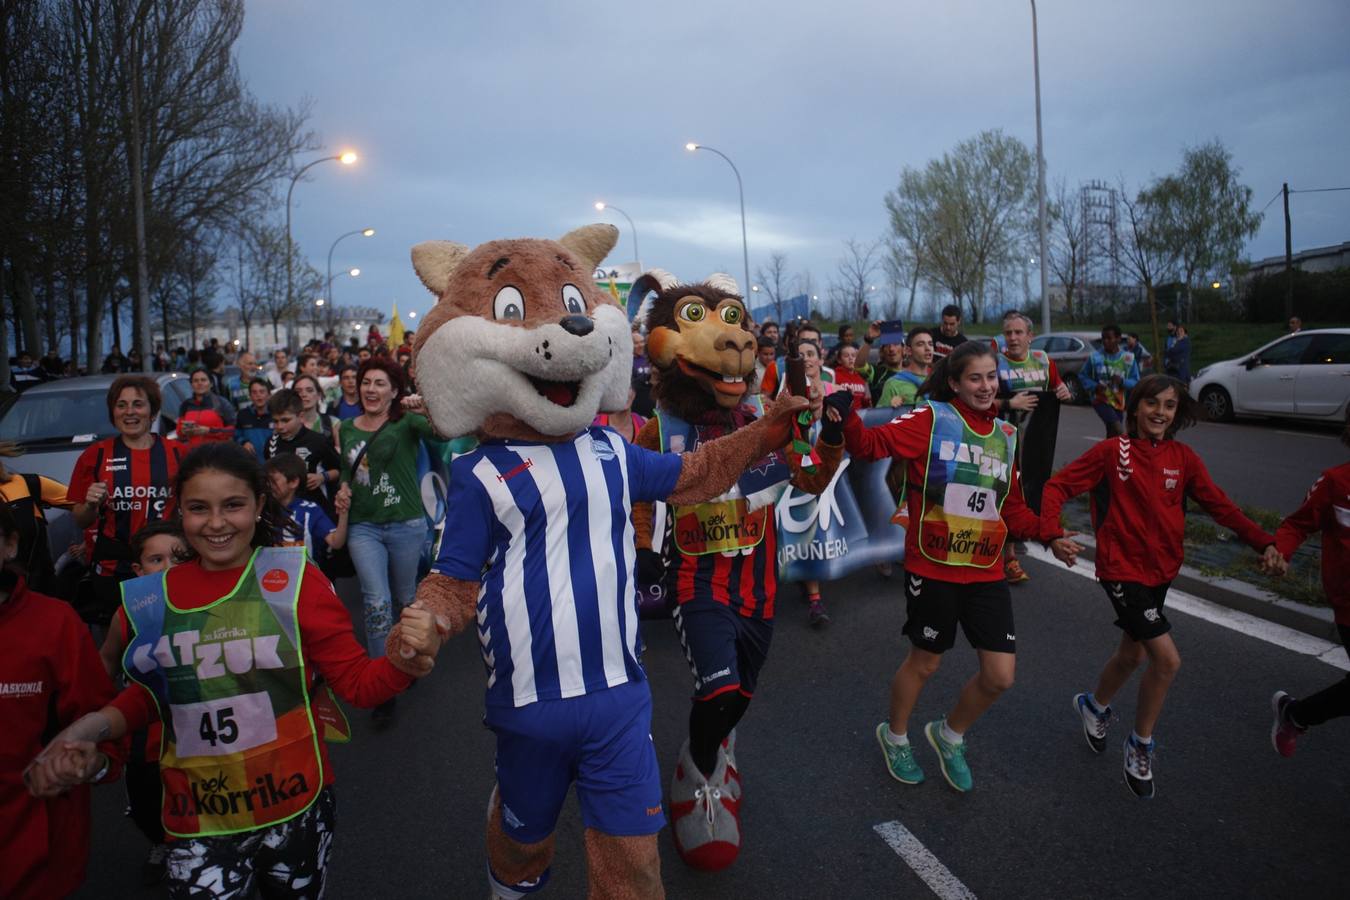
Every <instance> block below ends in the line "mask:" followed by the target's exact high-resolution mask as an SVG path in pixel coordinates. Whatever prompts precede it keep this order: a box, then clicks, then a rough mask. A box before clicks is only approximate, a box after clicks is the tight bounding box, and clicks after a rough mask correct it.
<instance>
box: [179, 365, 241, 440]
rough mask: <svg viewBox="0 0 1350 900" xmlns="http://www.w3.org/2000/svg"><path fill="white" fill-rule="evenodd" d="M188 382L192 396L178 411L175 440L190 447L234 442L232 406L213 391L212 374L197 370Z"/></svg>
mask: <svg viewBox="0 0 1350 900" xmlns="http://www.w3.org/2000/svg"><path fill="white" fill-rule="evenodd" d="M189 383H190V384H191V385H192V396H191V397H190V398H188V399H187V400H184V401H183V406H182V408H181V409H180V410H179V411H178V439H179V440H180V441H182V442H183V443H185V444H187V445H188V446H189V447H200V446H201V445H202V444H204V443H206V442H207V441H232V440H234V419H235V413H234V407H233V406H231V405H230V402H229V401H228V400H226V399H225V398H224V397H222V396H220V395H219V394H217V393H216V392H215V390H214V389H213V388H212V385H211V373H210V372H208V371H206V370H205V369H197V370H196V371H195V372H193V373H192V376H191V379H190V381H189Z"/></svg>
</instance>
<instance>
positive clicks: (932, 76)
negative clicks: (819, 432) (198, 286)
mask: <svg viewBox="0 0 1350 900" xmlns="http://www.w3.org/2000/svg"><path fill="white" fill-rule="evenodd" d="M247 9H248V14H247V19H246V24H245V29H244V35H243V38H242V39H241V41H240V43H239V47H238V52H239V61H240V66H241V68H242V70H243V73H244V75H245V77H246V79H247V80H248V81H249V83H250V85H251V87H252V89H253V91H254V92H255V94H256V95H257V96H258V97H259V98H260V99H262V100H264V101H266V102H269V103H275V104H284V105H294V104H296V103H298V102H299V101H300V100H301V99H302V98H304V97H308V98H309V99H310V100H311V101H312V118H311V120H310V121H311V124H312V126H313V128H314V129H315V130H316V131H317V132H318V133H319V135H320V136H321V137H322V139H323V141H324V144H325V147H326V148H328V149H329V150H330V151H332V152H337V151H339V150H341V149H346V148H348V147H350V148H352V149H355V150H357V151H358V152H359V153H360V154H361V157H362V158H361V162H360V163H359V164H358V165H357V166H354V167H351V168H346V167H343V166H340V165H338V164H337V163H327V164H324V165H322V166H318V167H316V168H315V169H313V170H311V172H310V176H308V177H307V180H306V182H304V183H301V184H299V185H297V186H296V189H295V206H294V210H293V215H294V234H295V237H296V239H297V241H299V243H300V245H301V246H302V248H303V249H304V251H305V253H306V255H307V256H308V257H309V259H310V261H311V262H312V263H313V264H315V265H316V266H317V267H318V268H319V269H320V270H322V269H323V267H324V264H325V261H326V257H327V254H328V250H329V246H330V245H331V243H332V241H333V239H334V238H336V237H337V236H338V235H340V234H342V233H343V232H345V231H350V230H353V229H356V228H361V227H364V226H367V225H369V226H372V227H374V228H375V229H377V234H376V236H375V237H372V238H359V237H352V238H347V239H346V240H344V241H343V242H342V244H340V245H339V246H338V249H337V252H336V254H335V255H334V267H335V268H345V267H349V266H353V265H355V266H359V267H360V268H361V269H362V273H361V276H360V278H359V279H356V280H353V279H351V278H348V277H342V278H341V279H339V280H338V281H337V282H336V283H335V285H334V290H333V293H334V295H335V298H336V300H337V302H338V303H339V304H351V303H360V304H367V305H371V306H376V307H379V308H383V309H385V310H386V311H387V310H388V308H389V306H390V305H391V304H392V303H393V302H395V301H396V302H397V303H398V306H399V310H400V312H401V313H403V314H405V315H406V313H407V312H408V311H410V310H416V311H417V312H418V314H419V316H420V315H421V314H422V313H424V312H425V311H426V310H427V309H428V308H429V307H430V305H431V303H432V302H433V299H432V298H431V296H430V295H429V294H428V293H427V292H426V290H425V289H424V288H423V287H422V286H421V284H420V283H419V282H418V281H417V279H416V277H415V276H414V274H413V272H412V268H411V265H410V263H409V261H408V250H409V248H410V247H411V246H412V245H413V244H415V243H417V242H418V241H422V240H427V239H431V238H444V239H449V240H455V241H460V242H462V243H465V244H469V245H470V246H473V245H476V244H478V243H481V242H483V241H486V240H491V239H494V238H502V237H520V236H532V237H557V236H560V235H562V234H563V233H565V232H566V231H567V230H569V229H570V228H573V227H576V226H577V225H581V224H584V223H587V222H592V221H609V222H612V223H613V224H616V225H618V226H620V228H621V229H622V240H621V243H620V245H619V247H618V248H616V250H615V252H614V253H613V254H611V256H610V261H611V262H624V261H629V260H631V259H632V258H633V235H632V231H631V229H630V228H629V227H628V223H627V222H626V221H625V220H624V219H623V218H622V217H621V216H618V215H616V214H614V213H613V212H608V211H607V212H604V213H597V212H596V211H595V210H594V208H593V207H592V204H593V203H594V202H595V201H596V200H600V199H603V200H607V201H609V202H611V203H613V204H616V205H617V206H619V207H621V208H622V209H624V210H625V211H626V212H628V214H629V215H631V216H632V217H633V219H634V221H635V222H636V224H637V229H638V240H639V241H640V249H641V253H642V261H643V263H644V264H645V265H646V266H647V267H648V268H651V267H660V268H664V269H668V270H670V271H672V272H674V273H675V274H676V275H678V276H680V277H681V278H684V279H688V280H694V279H697V278H701V277H703V276H705V275H707V274H708V273H710V272H714V271H726V272H728V273H730V274H732V275H733V276H735V277H736V278H737V280H738V281H740V280H743V279H742V274H741V273H742V263H741V234H740V213H739V207H738V205H737V194H736V181H735V177H734V175H733V173H732V171H731V169H730V167H729V166H728V165H727V164H726V163H725V162H723V161H722V160H721V159H719V158H718V157H716V156H714V155H712V154H710V153H707V152H702V151H700V152H698V153H689V152H687V151H686V150H684V144H685V143H686V142H687V141H697V142H701V143H706V144H708V145H710V146H713V147H716V148H718V149H719V150H721V151H723V152H725V153H726V154H727V155H728V156H730V157H731V158H732V159H733V160H735V161H736V165H737V166H738V167H739V168H740V171H741V174H742V177H743V178H744V181H745V203H746V213H747V217H748V221H749V227H748V231H749V248H750V270H751V273H752V280H753V273H754V272H755V269H756V267H757V266H758V265H760V264H762V263H764V262H766V261H767V258H768V255H769V253H770V252H772V251H780V252H783V253H785V254H787V257H788V266H789V269H790V270H791V271H792V272H794V273H800V272H803V271H807V270H809V271H810V272H811V274H812V276H813V277H814V279H815V284H816V288H817V290H818V291H819V292H820V293H822V294H823V293H824V288H825V286H826V285H827V283H828V281H829V279H830V277H831V275H832V273H833V272H834V269H835V264H836V261H837V259H838V258H839V256H840V255H841V244H842V241H843V240H844V239H846V238H849V237H857V238H859V239H864V240H870V239H875V238H877V237H879V236H881V235H882V234H883V233H884V231H885V229H886V218H885V212H884V208H883V206H882V197H883V195H884V194H885V192H886V191H888V190H890V189H891V188H893V187H894V186H895V184H896V183H897V181H898V176H899V172H900V170H901V169H902V168H903V167H904V166H915V167H919V166H922V165H923V164H924V163H926V162H927V161H928V160H929V159H931V158H933V157H935V156H938V155H940V154H941V153H942V152H943V151H944V150H947V149H949V148H951V147H952V146H953V145H954V144H956V143H957V142H958V141H960V140H962V139H965V138H968V137H971V136H973V135H975V134H977V133H978V132H980V131H981V130H983V129H987V128H1002V129H1004V130H1005V131H1006V132H1007V133H1009V134H1011V135H1014V136H1016V137H1018V138H1020V139H1022V140H1023V141H1025V142H1026V143H1027V145H1028V146H1029V147H1031V148H1033V150H1034V147H1035V139H1036V131H1035V105H1034V92H1033V83H1032V53H1031V16H1030V10H1029V4H1027V3H1018V2H1011V0H928V2H923V3H920V2H911V0H889V2H861V0H830V2H827V3H819V2H811V3H805V2H799V3H793V2H782V0H778V2H760V0H754V2H742V0H720V2H705V0H683V2H680V3H672V4H659V5H658V4H641V3H633V2H625V3H620V2H590V0H569V2H565V3H563V2H557V3H554V2H542V0H538V2H527V0H517V2H510V3H506V2H469V0H453V2H447V0H398V2H390V3H371V2H369V0H363V2H349V0H323V2H319V0H249V2H248V7H247ZM1038 9H1039V16H1040V55H1041V91H1042V105H1043V113H1044V135H1045V153H1046V163H1047V169H1048V173H1049V176H1048V177H1049V180H1050V182H1051V183H1052V184H1053V182H1054V181H1055V180H1056V179H1061V178H1062V179H1064V180H1065V181H1066V182H1067V183H1068V184H1069V185H1071V186H1076V185H1077V184H1078V183H1079V182H1081V181H1083V180H1086V179H1093V178H1097V179H1104V180H1107V181H1112V182H1114V181H1116V180H1117V179H1119V178H1121V177H1123V178H1124V179H1125V181H1126V183H1127V184H1128V185H1129V186H1130V187H1131V188H1132V189H1137V188H1138V187H1139V186H1140V184H1141V183H1142V182H1144V181H1146V180H1148V179H1149V178H1151V177H1153V176H1156V175H1161V174H1164V173H1167V172H1169V171H1172V170H1174V169H1175V168H1176V167H1177V166H1178V164H1179V162H1180V159H1181V153H1182V150H1183V148H1184V147H1186V146H1190V145H1195V144H1199V143H1202V142H1204V141H1207V140H1210V139H1212V138H1216V137H1217V138H1219V139H1221V140H1222V141H1223V142H1224V143H1225V144H1226V145H1227V146H1228V148H1229V150H1230V151H1231V152H1232V153H1233V156H1234V160H1235V163H1236V165H1237V166H1238V167H1240V169H1241V171H1242V175H1241V177H1242V180H1243V181H1244V182H1245V183H1246V184H1247V185H1249V186H1250V187H1251V188H1252V190H1253V194H1254V205H1255V206H1256V208H1258V209H1259V208H1261V207H1262V206H1264V205H1265V204H1266V202H1267V201H1268V200H1270V199H1271V197H1272V196H1273V195H1274V194H1276V193H1277V192H1278V191H1279V188H1280V183H1281V182H1282V181H1288V182H1289V184H1290V186H1291V187H1292V188H1295V189H1297V188H1325V187H1342V186H1350V166H1347V160H1348V159H1350V151H1348V149H1347V148H1350V53H1347V51H1346V38H1347V36H1348V35H1350V4H1348V3H1346V2H1345V0H1289V2H1285V3H1275V2H1271V0H1265V2H1256V0H1162V2H1159V0H1132V2H1128V3H1123V2H1112V3H1105V2H1080V0H1042V2H1041V3H1040V4H1039V7H1038ZM1291 212H1292V216H1293V234H1294V247H1295V250H1297V249H1299V248H1305V247H1312V246H1319V245H1324V244H1333V243H1339V242H1341V241H1346V240H1350V192H1343V193H1323V194H1303V195H1298V196H1295V197H1293V198H1292V200H1291ZM1283 249H1284V235H1283V218H1282V214H1281V206H1280V203H1279V201H1278V200H1277V201H1276V202H1275V203H1273V204H1271V205H1270V207H1269V208H1268V209H1267V210H1266V218H1265V221H1264V222H1263V224H1262V227H1261V230H1260V232H1259V233H1258V234H1257V236H1256V238H1255V239H1254V240H1253V241H1252V242H1251V244H1250V246H1249V248H1248V254H1249V256H1250V257H1251V258H1253V259H1258V258H1261V257H1265V256H1272V255H1276V254H1281V253H1283ZM878 277H880V276H878Z"/></svg>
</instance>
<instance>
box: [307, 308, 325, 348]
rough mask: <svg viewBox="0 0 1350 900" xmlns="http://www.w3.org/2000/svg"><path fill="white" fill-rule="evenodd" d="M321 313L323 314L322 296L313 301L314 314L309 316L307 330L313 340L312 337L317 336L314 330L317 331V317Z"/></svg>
mask: <svg viewBox="0 0 1350 900" xmlns="http://www.w3.org/2000/svg"><path fill="white" fill-rule="evenodd" d="M321 315H323V298H322V297H320V298H319V299H317V300H315V301H314V314H313V315H311V316H310V317H309V331H310V335H309V337H310V340H313V339H314V338H317V337H318V334H316V333H315V332H317V331H318V328H319V325H318V319H319V316H321Z"/></svg>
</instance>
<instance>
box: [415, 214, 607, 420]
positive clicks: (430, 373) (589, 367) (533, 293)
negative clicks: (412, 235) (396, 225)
mask: <svg viewBox="0 0 1350 900" xmlns="http://www.w3.org/2000/svg"><path fill="white" fill-rule="evenodd" d="M618 239H619V231H618V229H617V228H615V227H614V226H612V225H586V226H583V227H581V228H578V229H576V230H575V231H572V232H569V233H568V234H566V235H564V236H563V237H561V238H559V239H558V240H556V241H549V240H536V239H532V238H520V239H513V240H500V241H489V242H488V243H486V244H482V245H480V246H478V247H476V248H474V249H472V250H470V249H469V248H468V247H466V246H464V245H463V244H455V243H451V242H450V241H427V242H425V243H421V244H418V245H417V246H415V247H413V250H412V261H413V268H414V269H415V270H416V271H417V276H418V277H419V278H420V279H421V280H422V283H423V284H425V285H426V286H427V288H428V289H429V290H430V291H431V292H432V293H433V294H435V295H436V297H437V302H436V305H435V306H434V307H433V308H432V309H431V311H430V312H428V313H427V315H426V318H425V319H423V321H422V327H420V328H419V329H418V330H417V337H416V340H415V342H414V344H413V365H414V367H415V371H416V372H417V381H418V385H419V386H420V389H421V392H422V396H423V398H424V400H425V401H426V406H427V413H428V416H429V417H430V419H431V423H432V425H433V426H434V427H435V429H436V431H437V433H438V434H440V435H441V436H442V437H445V438H455V437H460V436H463V435H469V434H473V435H477V436H479V437H496V438H513V439H517V440H525V441H561V440H568V439H570V438H572V437H573V436H574V435H575V434H576V433H577V432H578V431H580V430H581V429H583V428H585V427H587V426H588V425H590V424H591V420H592V419H594V418H595V416H596V414H597V413H599V412H602V411H610V410H617V409H623V407H624V406H625V405H626V404H627V402H628V386H629V383H630V380H631V378H632V366H633V338H632V332H631V330H630V327H629V324H628V317H627V316H626V315H625V314H624V312H623V310H622V309H620V308H619V306H618V305H617V304H615V303H614V301H613V298H612V297H611V296H610V295H609V294H608V293H606V292H604V291H602V290H600V289H599V288H598V287H596V286H595V283H594V281H593V280H592V277H591V274H592V272H594V271H595V268H596V267H597V266H598V265H599V264H600V262H601V261H602V260H603V259H604V258H605V256H606V254H608V253H609V251H610V250H612V249H613V248H614V245H615V243H616V242H617V241H618Z"/></svg>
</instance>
